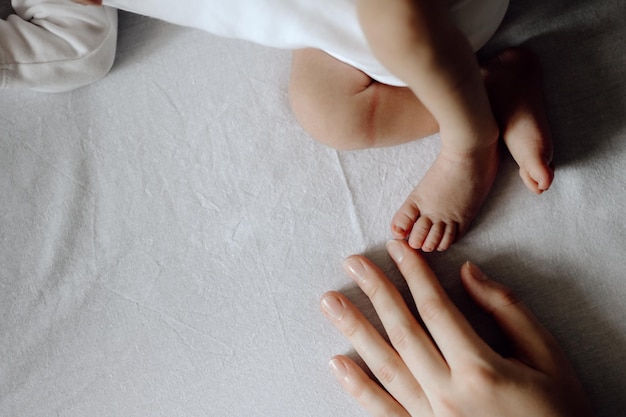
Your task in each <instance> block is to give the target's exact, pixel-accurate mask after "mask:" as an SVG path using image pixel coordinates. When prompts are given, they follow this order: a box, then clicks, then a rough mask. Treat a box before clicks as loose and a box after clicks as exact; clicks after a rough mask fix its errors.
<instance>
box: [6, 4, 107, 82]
mask: <svg viewBox="0 0 626 417" xmlns="http://www.w3.org/2000/svg"><path fill="white" fill-rule="evenodd" d="M12 5H13V9H14V10H15V14H12V15H10V16H9V17H8V18H7V19H6V20H0V69H1V70H0V87H3V88H9V87H11V88H13V87H16V88H30V89H33V90H39V91H46V92H60V91H67V90H71V89H74V88H78V87H81V86H83V85H86V84H89V83H91V82H94V81H96V80H98V79H100V78H101V77H102V76H104V75H105V74H106V73H107V72H108V71H109V69H110V68H111V66H112V65H113V61H114V59H115V47H116V40H117V11H116V10H114V9H109V8H101V7H85V6H82V5H79V4H75V3H73V2H72V1H71V0H13V1H12Z"/></svg>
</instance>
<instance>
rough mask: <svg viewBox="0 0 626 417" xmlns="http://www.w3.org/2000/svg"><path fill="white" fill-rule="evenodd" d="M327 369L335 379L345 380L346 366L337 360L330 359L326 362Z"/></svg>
mask: <svg viewBox="0 0 626 417" xmlns="http://www.w3.org/2000/svg"><path fill="white" fill-rule="evenodd" d="M328 367H329V368H330V370H331V371H332V372H333V374H334V375H335V378H337V379H345V378H346V376H347V375H348V368H346V365H344V364H343V362H342V361H340V360H339V359H331V361H330V362H328Z"/></svg>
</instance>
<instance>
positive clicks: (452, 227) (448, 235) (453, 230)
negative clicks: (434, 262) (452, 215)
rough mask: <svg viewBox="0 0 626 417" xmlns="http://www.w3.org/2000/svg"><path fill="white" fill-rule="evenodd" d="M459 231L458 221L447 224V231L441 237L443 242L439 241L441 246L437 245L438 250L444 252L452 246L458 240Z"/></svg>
mask: <svg viewBox="0 0 626 417" xmlns="http://www.w3.org/2000/svg"><path fill="white" fill-rule="evenodd" d="M457 231H458V224H457V223H449V224H446V228H445V231H444V232H443V237H442V238H441V242H440V243H439V246H438V247H437V251H439V252H443V251H444V250H448V249H449V248H450V246H452V244H453V243H454V241H455V240H456V236H457Z"/></svg>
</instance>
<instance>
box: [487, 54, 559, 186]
mask: <svg viewBox="0 0 626 417" xmlns="http://www.w3.org/2000/svg"><path fill="white" fill-rule="evenodd" d="M483 77H484V80H485V86H486V88H487V93H488V95H489V100H490V102H491V107H492V109H493V112H494V115H495V117H496V120H497V121H498V124H499V125H500V133H501V135H502V138H503V139H504V142H505V143H506V146H507V147H508V148H509V151H510V152H511V155H512V156H513V159H515V161H516V162H517V164H518V165H519V168H520V170H519V174H520V177H522V180H523V181H524V184H525V185H526V187H527V188H528V189H529V190H530V191H532V192H534V193H536V194H541V193H542V192H544V191H546V190H547V189H548V188H550V185H551V184H552V180H553V178H554V170H553V168H552V166H551V163H552V136H551V134H550V128H549V126H548V121H547V117H546V113H545V109H544V104H543V81H542V72H541V64H540V63H539V60H538V58H537V57H536V56H535V55H534V54H533V53H532V52H530V51H529V50H527V49H525V48H510V49H506V50H504V51H502V52H501V53H500V54H499V55H498V56H496V57H495V58H494V59H493V60H491V61H490V62H489V63H488V64H487V65H486V66H485V67H484V68H483Z"/></svg>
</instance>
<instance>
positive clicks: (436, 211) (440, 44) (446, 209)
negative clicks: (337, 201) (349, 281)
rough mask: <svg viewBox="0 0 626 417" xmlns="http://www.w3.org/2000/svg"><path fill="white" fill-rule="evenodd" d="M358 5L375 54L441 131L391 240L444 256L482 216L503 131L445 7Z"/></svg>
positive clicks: (412, 1) (400, 1)
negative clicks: (437, 147)
mask: <svg viewBox="0 0 626 417" xmlns="http://www.w3.org/2000/svg"><path fill="white" fill-rule="evenodd" d="M357 5H358V11H359V18H360V22H361V27H362V28H363V32H364V33H365V36H366V37H367V39H368V42H369V44H370V47H371V48H372V50H373V52H374V54H375V55H376V56H377V57H378V59H379V60H380V62H381V63H382V64H383V65H385V66H386V67H387V68H388V69H389V71H391V72H392V73H394V74H395V75H396V76H398V77H399V78H401V79H402V80H404V81H405V82H406V83H407V84H408V86H409V87H410V88H411V90H412V91H413V92H414V94H415V95H416V96H417V97H418V98H419V99H420V100H421V101H422V103H424V106H425V107H426V108H427V109H428V110H429V111H430V112H431V113H432V115H433V117H434V118H435V120H436V121H437V122H438V124H439V126H440V135H441V142H442V148H441V152H440V154H439V156H438V157H437V159H436V160H435V161H434V163H433V165H432V166H431V168H430V169H429V170H428V171H427V173H426V175H425V176H424V178H422V180H421V181H420V183H419V184H418V185H417V187H416V188H415V189H414V190H413V191H412V192H411V194H410V195H409V196H408V198H407V199H406V201H405V202H404V203H403V204H402V206H401V207H400V209H399V210H398V212H397V213H396V214H395V216H394V217H393V219H392V225H391V228H392V233H393V235H394V237H395V238H398V239H403V238H408V241H409V245H411V246H412V247H413V248H416V249H418V248H421V249H422V250H424V251H426V252H430V251H433V250H445V249H447V248H448V247H449V246H450V245H451V244H452V243H454V241H456V240H457V239H458V238H459V237H460V236H461V235H463V233H464V232H465V231H466V230H467V228H468V227H469V225H470V223H471V222H472V220H473V219H474V217H475V216H476V215H477V213H478V211H479V210H480V207H481V206H482V204H483V202H484V200H485V198H486V197H487V195H488V193H489V191H490V189H491V186H492V184H493V181H494V179H495V176H496V172H497V166H498V157H497V155H498V153H497V142H498V126H497V124H496V121H495V118H494V115H493V113H492V111H491V107H490V104H489V100H488V97H487V92H486V90H485V86H484V84H483V81H482V78H481V74H480V70H479V67H478V64H477V62H476V58H475V57H474V54H473V52H472V49H471V47H470V45H469V43H468V41H467V39H466V38H465V36H464V35H463V34H462V33H461V32H460V31H459V30H458V29H457V28H456V27H455V26H454V25H453V24H452V22H451V20H450V18H449V15H448V13H447V11H446V10H445V7H446V3H445V2H439V1H433V0H359V1H358V2H357Z"/></svg>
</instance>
